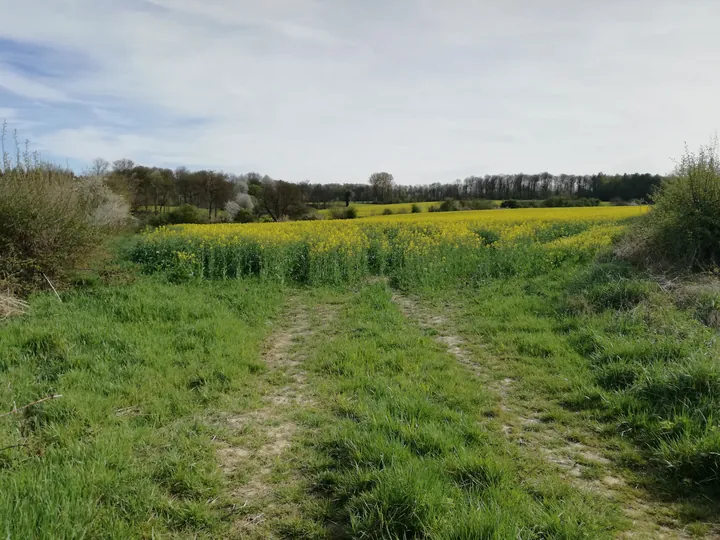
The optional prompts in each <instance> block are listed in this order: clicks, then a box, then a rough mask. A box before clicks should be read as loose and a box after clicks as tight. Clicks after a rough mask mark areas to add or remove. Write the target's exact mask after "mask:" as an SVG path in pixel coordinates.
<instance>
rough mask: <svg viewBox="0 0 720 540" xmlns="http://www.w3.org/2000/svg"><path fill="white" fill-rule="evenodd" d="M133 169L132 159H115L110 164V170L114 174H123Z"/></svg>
mask: <svg viewBox="0 0 720 540" xmlns="http://www.w3.org/2000/svg"><path fill="white" fill-rule="evenodd" d="M133 168H135V162H134V161H133V160H132V159H125V158H123V159H116V160H115V161H113V164H112V169H113V172H115V173H125V172H127V171H130V170H132V169H133Z"/></svg>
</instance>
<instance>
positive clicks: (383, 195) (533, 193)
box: [300, 173, 664, 206]
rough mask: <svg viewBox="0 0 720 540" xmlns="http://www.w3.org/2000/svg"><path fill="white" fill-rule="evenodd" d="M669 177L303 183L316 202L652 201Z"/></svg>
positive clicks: (505, 177)
mask: <svg viewBox="0 0 720 540" xmlns="http://www.w3.org/2000/svg"><path fill="white" fill-rule="evenodd" d="M663 179H664V177H663V176H660V175H657V174H649V173H642V174H641V173H635V174H617V175H606V174H603V173H599V174H593V175H584V176H579V175H572V174H561V175H552V174H550V173H541V174H512V175H507V174H506V175H485V176H470V177H468V178H466V179H465V180H456V181H455V182H452V183H445V184H443V183H439V182H438V183H433V184H428V185H417V186H403V185H397V184H393V185H392V187H391V189H390V190H389V191H388V190H384V189H382V190H378V189H377V188H376V187H375V186H373V185H371V184H309V183H302V184H300V185H301V187H302V189H303V192H304V193H305V197H306V201H307V202H308V203H310V204H313V205H316V206H317V205H319V206H324V205H329V204H330V203H332V202H334V201H343V200H346V199H347V198H348V195H349V197H350V200H352V201H358V202H383V203H391V202H398V203H403V202H410V203H412V202H428V201H442V200H445V199H455V200H460V201H462V200H471V199H492V200H507V199H515V200H530V199H532V200H539V199H548V198H550V197H554V196H559V195H564V196H568V197H577V198H593V199H600V200H602V201H612V200H622V201H632V200H645V201H646V200H649V199H650V196H651V194H652V192H653V190H654V189H655V186H658V185H660V183H661V182H662V181H663Z"/></svg>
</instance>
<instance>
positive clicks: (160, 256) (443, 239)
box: [133, 206, 647, 285]
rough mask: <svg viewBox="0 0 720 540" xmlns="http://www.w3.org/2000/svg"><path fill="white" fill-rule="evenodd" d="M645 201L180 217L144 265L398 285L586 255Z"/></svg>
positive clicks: (152, 238)
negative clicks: (189, 220)
mask: <svg viewBox="0 0 720 540" xmlns="http://www.w3.org/2000/svg"><path fill="white" fill-rule="evenodd" d="M646 211H647V208H646V207H641V206H635V207H632V206H626V207H590V208H587V207H581V208H547V209H535V208H533V209H530V208H528V209H517V210H481V211H467V212H448V213H432V214H403V215H392V216H376V217H371V218H367V219H359V220H345V221H339V220H335V221H296V222H282V223H249V224H234V223H227V224H214V225H178V226H174V227H163V228H159V229H156V230H154V231H152V232H148V233H145V234H144V235H143V238H142V241H141V242H140V243H139V244H138V246H137V247H136V249H135V251H134V253H133V258H134V260H136V261H137V262H139V263H140V264H142V265H143V266H144V267H145V268H146V270H148V271H156V270H165V271H173V272H178V273H180V274H181V275H183V276H197V277H204V278H210V279H230V278H235V277H239V276H243V275H258V276H261V277H263V278H267V279H275V280H279V281H298V282H305V283H316V284H340V283H347V282H353V281H356V280H359V279H362V278H364V277H366V276H368V275H387V276H390V277H391V278H392V279H394V280H395V281H396V282H397V283H398V284H401V285H402V284H407V285H409V284H416V283H422V284H426V285H432V284H433V283H435V282H437V281H438V280H442V279H451V278H458V277H459V278H465V279H472V278H479V277H483V276H487V275H491V276H493V275H501V274H503V273H505V274H507V273H513V272H515V273H517V272H523V271H533V269H534V268H535V269H538V268H543V267H546V266H548V265H550V266H556V265H558V264H560V263H561V262H562V261H564V260H568V259H571V260H581V259H585V258H588V257H592V256H594V255H595V253H597V251H598V250H599V249H602V248H604V247H606V246H608V245H610V244H611V243H612V241H613V240H614V238H616V237H617V236H618V235H620V234H621V233H622V231H623V230H624V228H625V226H626V221H627V220H628V219H631V218H633V217H636V216H639V215H641V214H643V213H645V212H646Z"/></svg>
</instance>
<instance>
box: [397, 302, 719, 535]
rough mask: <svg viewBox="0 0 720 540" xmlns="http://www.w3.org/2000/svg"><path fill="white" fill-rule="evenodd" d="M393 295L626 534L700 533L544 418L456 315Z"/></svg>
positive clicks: (518, 432) (507, 431)
mask: <svg viewBox="0 0 720 540" xmlns="http://www.w3.org/2000/svg"><path fill="white" fill-rule="evenodd" d="M393 301H394V302H395V304H396V305H397V306H398V308H399V309H400V311H401V312H402V313H403V315H404V316H405V317H406V318H407V319H408V320H410V321H411V322H413V323H415V324H417V325H418V326H419V327H420V328H421V329H422V330H423V331H425V332H427V333H428V334H429V335H431V336H432V337H433V338H434V339H435V341H436V342H438V343H439V344H440V345H441V346H442V347H444V348H445V349H446V350H447V352H448V353H449V354H450V355H452V356H453V357H455V358H456V359H457V361H458V362H459V363H460V364H461V365H462V366H464V367H465V368H466V369H467V370H468V371H469V372H470V373H472V375H473V376H475V377H476V378H477V379H478V381H479V382H480V383H481V384H482V385H483V388H484V389H486V390H488V391H490V392H492V393H493V394H494V395H495V396H496V398H497V408H498V411H499V413H498V415H497V419H498V420H500V429H501V430H502V432H503V433H504V435H505V436H506V437H507V438H508V439H509V440H510V441H512V442H513V443H515V444H517V445H519V446H521V448H523V449H524V450H525V451H527V452H531V453H533V454H535V455H543V456H545V459H546V461H547V462H548V463H549V464H550V466H552V467H554V468H556V469H557V472H558V474H559V475H561V476H563V477H564V478H566V479H567V481H568V482H569V483H570V484H571V485H573V486H574V487H576V488H578V489H581V490H584V491H586V492H590V493H592V494H595V495H597V496H598V497H604V498H607V499H608V500H609V501H611V502H612V503H614V504H616V505H617V506H618V507H620V508H621V509H622V511H623V514H624V516H625V518H626V519H627V520H628V521H629V522H630V523H631V526H630V527H629V528H628V530H627V531H624V532H623V533H621V535H620V536H619V537H620V538H647V539H668V540H669V539H685V538H697V536H693V535H690V534H688V533H687V532H686V531H684V530H683V529H682V526H681V525H680V524H679V523H678V522H677V519H676V518H674V517H673V514H674V511H673V509H672V508H671V507H669V506H668V505H666V504H663V503H660V502H656V501H652V500H649V498H648V496H647V493H646V492H644V491H643V490H641V489H639V488H636V487H633V486H631V485H629V484H628V483H627V482H626V480H625V479H624V478H623V477H622V475H621V474H620V473H619V472H618V470H617V468H615V467H613V464H612V462H611V461H610V460H609V459H608V458H607V457H605V456H604V455H603V453H604V452H603V449H602V448H599V447H595V446H591V445H589V444H586V443H582V442H580V441H578V440H574V439H573V437H567V436H566V434H564V433H563V432H562V431H561V430H562V429H563V428H562V426H556V425H549V424H547V423H544V422H543V420H542V418H543V413H544V411H542V410H535V409H530V408H529V407H528V406H527V405H526V404H524V403H523V402H522V400H521V399H517V398H515V395H514V394H515V390H514V386H515V384H514V383H515V382H516V381H515V380H514V379H513V378H511V377H507V376H502V374H503V373H506V372H507V368H506V367H505V366H503V365H502V364H501V363H500V361H499V359H497V358H495V357H494V356H493V355H492V354H490V353H488V352H486V351H484V346H483V344H475V343H473V344H471V343H468V341H467V340H465V339H464V338H463V337H462V336H460V335H458V333H457V332H456V331H455V330H454V324H453V321H452V320H451V318H450V317H446V316H444V315H442V314H439V313H437V312H433V311H432V310H431V309H430V308H428V307H426V306H424V305H422V303H421V302H420V301H418V300H416V299H414V298H411V297H409V296H406V295H404V294H400V293H398V292H396V293H395V294H393ZM499 375H500V376H499ZM489 423H490V422H488V424H489ZM588 439H589V440H592V437H588ZM588 464H591V465H592V466H593V467H599V468H601V469H602V470H603V475H602V476H601V477H600V478H599V479H589V478H586V477H585V475H584V474H583V471H584V469H585V467H586V465H588ZM704 538H720V534H718V533H717V531H716V532H715V533H711V534H708V535H706V536H705V537H704Z"/></svg>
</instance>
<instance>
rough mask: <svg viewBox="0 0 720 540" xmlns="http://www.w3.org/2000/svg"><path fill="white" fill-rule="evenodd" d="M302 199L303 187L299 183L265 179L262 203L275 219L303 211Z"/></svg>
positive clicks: (293, 215)
mask: <svg viewBox="0 0 720 540" xmlns="http://www.w3.org/2000/svg"><path fill="white" fill-rule="evenodd" d="M302 199H303V193H302V189H300V186H298V185H297V184H291V183H290V182H284V181H282V180H272V179H270V178H265V179H264V180H263V183H262V203H263V207H264V208H265V211H267V213H268V214H269V215H270V217H271V218H272V219H273V221H280V220H281V219H283V218H284V217H285V216H288V217H296V216H298V215H300V214H301V213H302V211H303V203H302Z"/></svg>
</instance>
